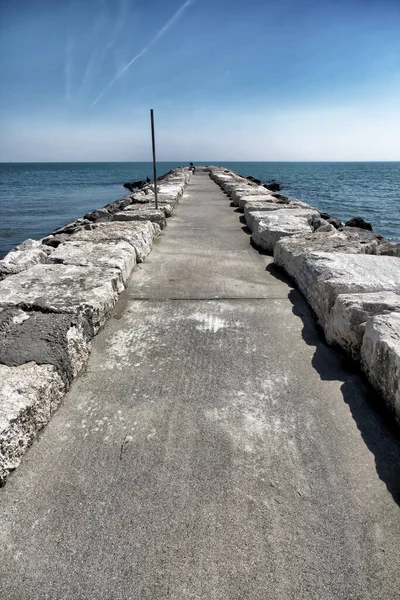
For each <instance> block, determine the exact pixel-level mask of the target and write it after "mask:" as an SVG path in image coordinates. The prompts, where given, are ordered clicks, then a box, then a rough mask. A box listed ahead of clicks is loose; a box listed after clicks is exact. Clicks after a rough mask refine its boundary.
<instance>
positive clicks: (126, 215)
mask: <svg viewBox="0 0 400 600" xmlns="http://www.w3.org/2000/svg"><path fill="white" fill-rule="evenodd" d="M112 220H113V221H151V222H152V223H157V225H159V226H160V228H161V229H164V227H165V225H166V224H167V221H166V218H165V212H164V211H163V210H160V209H158V210H156V209H155V208H154V209H152V208H148V209H144V208H141V209H139V210H129V211H128V210H124V211H121V212H117V213H115V214H113V216H112Z"/></svg>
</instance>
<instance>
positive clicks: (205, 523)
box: [0, 173, 400, 600]
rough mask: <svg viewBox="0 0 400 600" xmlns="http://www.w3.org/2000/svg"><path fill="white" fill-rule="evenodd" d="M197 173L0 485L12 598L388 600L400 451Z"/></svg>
mask: <svg viewBox="0 0 400 600" xmlns="http://www.w3.org/2000/svg"><path fill="white" fill-rule="evenodd" d="M239 216H240V215H238V213H237V212H234V210H233V209H232V208H230V207H229V202H228V199H227V197H226V196H225V195H224V194H223V193H222V192H221V191H220V189H219V188H218V187H217V186H216V185H215V183H214V182H213V181H211V180H210V179H209V178H208V176H207V175H206V174H205V173H197V174H196V175H195V176H194V177H193V178H192V181H191V183H190V184H189V186H188V188H187V192H186V194H185V195H184V197H183V200H182V201H181V204H180V205H179V207H178V209H177V210H176V213H175V216H174V217H173V218H172V219H170V221H169V225H168V227H167V229H166V230H165V232H164V234H163V236H162V239H161V240H160V242H159V243H157V244H156V246H155V248H154V250H153V252H152V253H151V255H150V256H149V257H148V259H147V261H146V262H145V263H144V264H142V265H139V267H138V268H137V269H136V271H135V272H134V274H133V276H132V278H131V280H130V284H129V287H128V289H127V290H126V291H125V293H124V294H123V295H122V297H121V299H120V301H119V303H118V305H117V307H116V310H115V312H114V318H113V319H111V321H109V322H108V324H107V325H106V327H105V328H104V330H103V331H102V332H101V333H100V335H98V336H97V338H96V339H95V340H94V342H93V354H92V357H91V360H90V362H89V367H88V370H87V372H86V373H85V374H83V375H82V376H81V377H80V378H79V379H78V380H77V381H76V382H75V383H74V384H73V386H72V389H71V391H70V392H69V394H68V395H67V397H66V398H65V401H64V403H63V405H62V406H61V407H60V409H59V410H58V412H57V413H56V414H55V415H54V417H53V419H52V421H51V422H50V424H49V425H48V426H47V428H46V429H45V430H44V432H43V434H42V435H41V436H40V438H39V439H38V441H36V442H35V443H34V445H33V446H32V448H31V449H30V451H29V452H28V454H27V455H26V457H25V458H24V460H23V462H22V464H21V466H20V467H19V468H18V470H17V471H16V472H15V473H14V474H13V475H12V476H11V477H10V478H9V481H8V484H7V486H6V487H5V488H4V489H2V490H0V597H1V598H2V600H39V599H40V600H45V599H49V600H64V599H65V600H67V599H68V600H75V599H84V600H88V599H90V600H92V599H93V600H103V599H104V600H129V599H131V600H164V599H173V600H186V599H187V600H189V599H193V600H195V599H196V600H200V599H201V600H257V599H263V600H270V599H271V600H272V599H273V600H289V599H293V600H295V599H296V600H302V599H307V600H311V599H315V600H327V599H329V600H338V599H340V600H349V599H359V600H372V599H374V600H375V599H376V600H394V599H398V598H399V595H400V591H399V590H400V568H399V566H400V514H399V506H398V503H399V498H400V487H399V472H400V471H399V470H400V452H399V445H398V442H396V439H395V437H394V436H393V435H392V434H391V433H390V431H388V430H387V428H386V426H385V425H384V423H383V422H382V420H381V418H380V417H379V416H378V414H377V413H376V412H375V411H374V410H373V409H372V408H371V406H370V404H369V403H368V401H367V395H368V394H370V393H371V392H370V391H369V390H368V389H367V388H365V387H364V384H363V382H362V380H361V378H360V376H359V374H358V373H357V372H355V371H354V370H353V371H352V370H351V369H349V368H348V367H346V364H345V363H344V361H343V358H342V357H341V356H340V355H339V354H337V353H336V352H335V351H334V350H332V349H330V348H329V347H327V346H326V345H325V343H324V342H323V340H322V339H321V337H320V336H319V333H318V331H317V329H316V327H315V324H314V321H313V319H312V317H311V315H310V313H309V311H308V309H307V306H306V304H305V302H304V301H303V299H302V297H301V295H300V294H299V293H298V292H297V291H296V290H294V289H293V288H292V287H290V285H288V284H287V283H286V282H285V281H283V280H282V278H281V277H280V276H279V274H278V273H275V272H274V269H273V267H272V266H271V263H272V259H271V258H270V257H267V256H263V255H260V254H259V253H258V252H257V251H256V250H254V249H253V248H252V247H251V245H250V243H249V236H248V235H247V234H246V232H245V231H243V230H242V225H241V224H240V222H239V219H238V217H239Z"/></svg>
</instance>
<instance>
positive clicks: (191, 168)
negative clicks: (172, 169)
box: [189, 162, 196, 173]
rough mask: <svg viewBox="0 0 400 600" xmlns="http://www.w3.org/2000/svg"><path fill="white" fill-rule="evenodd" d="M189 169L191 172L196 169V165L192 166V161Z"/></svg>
mask: <svg viewBox="0 0 400 600" xmlns="http://www.w3.org/2000/svg"><path fill="white" fill-rule="evenodd" d="M189 171H192V173H195V171H196V167H195V166H194V164H193V163H192V162H191V163H190V164H189Z"/></svg>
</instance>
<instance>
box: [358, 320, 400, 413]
mask: <svg viewBox="0 0 400 600" xmlns="http://www.w3.org/2000/svg"><path fill="white" fill-rule="evenodd" d="M361 364H362V367H363V369H364V371H365V373H366V375H367V377H368V379H369V380H370V382H371V383H372V385H373V386H374V387H375V388H376V389H377V390H378V391H379V392H380V393H381V394H382V397H383V399H384V400H385V402H386V404H387V406H388V407H389V409H390V410H391V411H392V412H393V413H394V415H395V417H396V419H397V422H398V423H399V424H400V313H391V314H388V315H380V316H377V317H373V318H372V319H370V320H369V321H368V323H367V325H366V327H365V333H364V338H363V344H362V346H361Z"/></svg>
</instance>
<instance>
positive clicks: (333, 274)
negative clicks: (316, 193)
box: [284, 234, 400, 327]
mask: <svg viewBox="0 0 400 600" xmlns="http://www.w3.org/2000/svg"><path fill="white" fill-rule="evenodd" d="M321 235H322V234H321ZM286 258H287V260H285V265H284V266H285V270H286V272H287V273H288V274H289V275H290V276H291V277H292V278H293V279H294V280H295V281H296V283H297V285H298V287H299V289H300V290H301V292H302V293H303V294H304V295H305V297H306V298H307V300H308V302H309V304H310V306H311V308H312V309H313V311H314V312H315V314H316V316H317V318H318V321H319V323H320V324H321V325H322V327H325V325H326V322H327V319H328V316H329V314H330V311H331V310H332V307H333V305H334V304H335V302H336V299H337V297H338V296H339V295H340V294H356V293H375V292H384V291H388V292H397V293H398V292H400V260H399V259H398V258H395V257H392V256H374V255H368V254H348V253H340V252H337V253H335V252H311V253H308V252H307V253H303V254H291V256H290V260H289V257H286Z"/></svg>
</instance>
